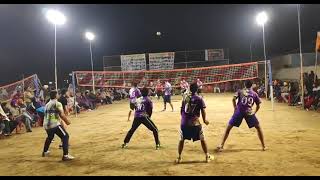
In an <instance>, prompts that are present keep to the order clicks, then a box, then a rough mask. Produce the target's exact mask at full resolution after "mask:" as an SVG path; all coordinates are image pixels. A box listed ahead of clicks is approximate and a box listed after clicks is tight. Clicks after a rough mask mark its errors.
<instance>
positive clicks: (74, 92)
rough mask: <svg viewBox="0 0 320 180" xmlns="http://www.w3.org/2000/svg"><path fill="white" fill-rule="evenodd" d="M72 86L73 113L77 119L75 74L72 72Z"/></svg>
mask: <svg viewBox="0 0 320 180" xmlns="http://www.w3.org/2000/svg"><path fill="white" fill-rule="evenodd" d="M72 86H73V98H74V102H73V106H74V112H75V115H76V117H78V111H77V95H76V79H75V73H74V72H73V71H72Z"/></svg>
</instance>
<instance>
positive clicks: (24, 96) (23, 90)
mask: <svg viewBox="0 0 320 180" xmlns="http://www.w3.org/2000/svg"><path fill="white" fill-rule="evenodd" d="M22 95H23V101H24V100H25V96H24V74H22Z"/></svg>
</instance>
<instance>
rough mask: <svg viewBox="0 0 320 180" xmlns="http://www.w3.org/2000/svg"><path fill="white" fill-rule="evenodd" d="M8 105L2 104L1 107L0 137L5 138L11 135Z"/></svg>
mask: <svg viewBox="0 0 320 180" xmlns="http://www.w3.org/2000/svg"><path fill="white" fill-rule="evenodd" d="M5 106H6V103H1V105H0V135H1V134H3V135H5V136H8V135H10V133H11V131H10V125H9V121H10V119H9V118H8V114H7V113H6V112H5Z"/></svg>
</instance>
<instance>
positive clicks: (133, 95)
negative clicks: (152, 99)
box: [128, 82, 141, 121]
mask: <svg viewBox="0 0 320 180" xmlns="http://www.w3.org/2000/svg"><path fill="white" fill-rule="evenodd" d="M137 86H138V84H137V83H136V82H134V83H133V87H132V88H131V89H130V90H129V100H130V110H129V114H128V121H130V116H131V112H132V111H133V110H134V106H135V103H136V100H137V98H139V97H140V96H141V92H140V90H139V88H138V87H137Z"/></svg>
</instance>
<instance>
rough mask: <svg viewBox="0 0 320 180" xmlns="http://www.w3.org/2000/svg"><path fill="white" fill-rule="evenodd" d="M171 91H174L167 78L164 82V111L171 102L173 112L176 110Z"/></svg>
mask: <svg viewBox="0 0 320 180" xmlns="http://www.w3.org/2000/svg"><path fill="white" fill-rule="evenodd" d="M171 91H172V87H171V84H170V83H169V81H168V80H166V81H165V84H164V96H163V102H164V108H163V110H162V111H166V109H167V103H169V104H170V106H171V109H172V112H173V111H174V110H173V105H172V103H171Z"/></svg>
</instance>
